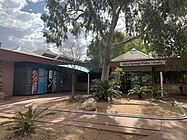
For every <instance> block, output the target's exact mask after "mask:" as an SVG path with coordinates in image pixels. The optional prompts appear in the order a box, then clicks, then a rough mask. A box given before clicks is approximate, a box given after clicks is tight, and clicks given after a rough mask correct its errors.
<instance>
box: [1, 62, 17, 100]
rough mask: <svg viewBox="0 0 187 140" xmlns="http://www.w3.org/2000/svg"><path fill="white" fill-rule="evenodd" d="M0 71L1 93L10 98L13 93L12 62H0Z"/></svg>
mask: <svg viewBox="0 0 187 140" xmlns="http://www.w3.org/2000/svg"><path fill="white" fill-rule="evenodd" d="M0 65H1V70H2V84H3V92H4V93H5V97H6V96H11V95H12V93H13V81H14V62H11V61H5V60H1V61H0Z"/></svg>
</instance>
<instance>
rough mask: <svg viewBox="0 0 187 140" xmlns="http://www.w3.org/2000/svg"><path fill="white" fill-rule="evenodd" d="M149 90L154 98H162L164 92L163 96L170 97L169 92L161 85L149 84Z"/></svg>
mask: <svg viewBox="0 0 187 140" xmlns="http://www.w3.org/2000/svg"><path fill="white" fill-rule="evenodd" d="M148 91H149V92H151V94H152V98H153V99H156V98H162V96H161V95H162V94H163V97H168V94H167V92H166V91H164V90H161V88H160V87H159V86H149V87H148Z"/></svg>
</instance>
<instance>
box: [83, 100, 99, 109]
mask: <svg viewBox="0 0 187 140" xmlns="http://www.w3.org/2000/svg"><path fill="white" fill-rule="evenodd" d="M81 109H82V110H86V111H95V110H96V101H95V100H94V98H89V99H87V100H86V101H84V103H83V104H82V106H81Z"/></svg>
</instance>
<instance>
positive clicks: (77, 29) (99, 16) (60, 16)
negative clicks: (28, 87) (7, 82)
mask: <svg viewBox="0 0 187 140" xmlns="http://www.w3.org/2000/svg"><path fill="white" fill-rule="evenodd" d="M134 1H136V0H126V1H124V0H104V1H99V2H98V1H96V0H89V1H87V0H77V1H75V0H65V1H60V0H47V6H46V7H47V9H48V13H45V14H43V15H42V19H43V21H44V22H45V23H46V25H47V26H48V27H49V32H46V33H44V36H45V37H46V39H47V41H51V42H55V43H56V44H57V46H58V47H59V46H60V44H61V43H59V40H61V38H64V39H66V38H67V35H66V33H67V32H68V31H71V32H72V33H73V34H74V35H76V36H77V35H79V34H80V33H81V31H82V30H84V31H85V32H86V33H89V32H92V34H94V35H95V36H99V37H101V38H102V40H103V41H104V46H105V50H104V52H105V53H104V54H105V55H104V62H103V68H102V80H107V79H108V77H109V67H110V60H111V56H110V55H111V51H112V41H113V38H114V30H115V27H116V25H117V22H118V19H119V15H120V13H121V12H124V13H129V11H130V9H129V8H128V6H129V5H130V4H132V3H133V2H134ZM68 26H72V27H73V28H70V29H68ZM106 34H107V35H106ZM115 46H118V45H117V44H116V45H115Z"/></svg>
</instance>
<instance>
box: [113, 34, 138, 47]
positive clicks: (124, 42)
mask: <svg viewBox="0 0 187 140" xmlns="http://www.w3.org/2000/svg"><path fill="white" fill-rule="evenodd" d="M140 37H141V35H138V36H135V37H132V38H130V39H128V40H125V41H123V42H119V43H115V44H112V47H118V46H120V45H125V44H127V43H129V42H131V41H133V40H135V39H138V38H140Z"/></svg>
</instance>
